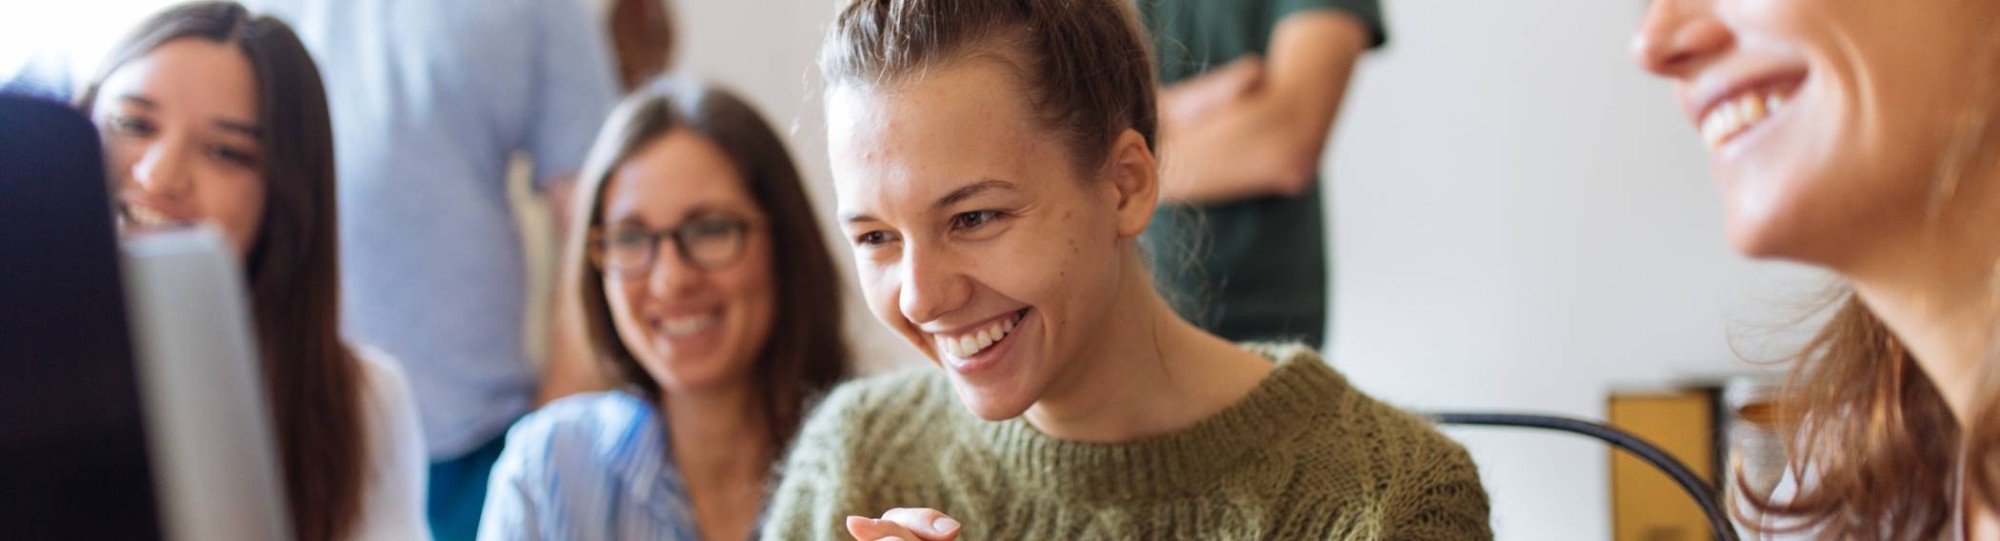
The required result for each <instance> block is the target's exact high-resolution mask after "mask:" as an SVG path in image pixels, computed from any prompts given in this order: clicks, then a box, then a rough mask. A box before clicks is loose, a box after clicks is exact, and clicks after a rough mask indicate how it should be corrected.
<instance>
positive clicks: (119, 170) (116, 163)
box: [103, 136, 146, 195]
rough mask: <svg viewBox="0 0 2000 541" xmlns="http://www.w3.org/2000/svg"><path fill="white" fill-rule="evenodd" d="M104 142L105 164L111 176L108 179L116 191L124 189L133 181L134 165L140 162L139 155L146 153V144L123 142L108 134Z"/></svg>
mask: <svg viewBox="0 0 2000 541" xmlns="http://www.w3.org/2000/svg"><path fill="white" fill-rule="evenodd" d="M103 144H104V161H105V165H106V166H107V167H108V168H110V171H109V173H110V174H109V175H108V176H109V178H107V179H106V180H108V181H110V182H111V187H112V190H113V191H114V192H115V191H116V190H121V189H124V187H126V186H128V185H130V184H131V183H132V167H133V166H134V165H136V164H138V163H139V157H141V156H144V155H145V154H146V146H145V145H142V144H138V143H132V142H122V141H120V140H119V138H117V137H112V136H106V137H105V138H104V139H103ZM114 195H116V194H115V193H114Z"/></svg>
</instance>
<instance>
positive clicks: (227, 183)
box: [195, 171, 269, 254]
mask: <svg viewBox="0 0 2000 541" xmlns="http://www.w3.org/2000/svg"><path fill="white" fill-rule="evenodd" d="M195 182H197V183H198V187H197V188H196V190H197V193H199V194H200V195H199V198H200V201H201V203H200V204H201V208H200V209H199V211H200V212H201V214H202V217H203V218H204V219H206V220H208V221H210V222H213V223H214V224H215V225H216V226H217V227H220V228H222V233H223V235H224V236H226V237H228V238H229V239H230V241H231V242H233V243H235V244H236V247H237V251H239V252H242V253H245V254H247V253H249V250H250V246H252V245H254V244H256V242H257V235H258V230H259V229H260V228H262V227H263V225H264V207H265V206H266V205H267V204H269V203H268V201H267V199H266V195H267V191H266V189H265V187H264V183H263V181H261V180H260V179H258V178H257V174H256V173H254V172H242V171H229V172H218V173H214V174H210V175H205V176H204V177H203V178H198V179H196V180H195Z"/></svg>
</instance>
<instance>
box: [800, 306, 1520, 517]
mask: <svg viewBox="0 0 2000 541" xmlns="http://www.w3.org/2000/svg"><path fill="white" fill-rule="evenodd" d="M1246 347H1248V348H1250V349H1251V350H1252V351H1255V352H1257V353H1258V354H1260V355H1263V356H1265V357H1268V358H1271V359H1273V360H1274V361H1275V362H1276V363H1277V366H1276V367H1275V368H1274V370H1273V371H1272V372H1271V374H1270V375H1269V376H1267V377H1265V379H1264V381H1263V382H1261V383H1259V384H1258V385H1257V387H1256V388H1255V389H1254V390H1252V391H1251V392H1250V394H1249V395H1247V396H1245V397H1244V398H1243V399H1242V400H1241V401H1239V402H1237V403H1236V404H1234V405H1232V406H1230V407H1228V408H1227V409H1224V410H1223V411H1222V412H1220V413H1217V414H1216V415H1215V416H1213V417H1210V418H1208V419H1206V420H1203V421H1201V422H1200V423H1197V424H1195V425H1194V426H1192V427H1189V428H1188V429H1186V430H1183V431H1181V432H1177V433H1174V434H1169V435H1165V436H1160V437H1155V438H1148V439H1144V440H1140V441H1136V442H1132V443H1128V444H1118V445H1100V444H1089V443H1078V442H1070V441H1063V440H1059V439H1056V438H1053V437H1050V436H1048V435H1045V434H1043V433H1042V432H1040V431H1039V430H1036V429H1035V428H1034V427H1033V426H1031V425H1029V424H1028V423H1027V422H1026V421H1025V420H1023V419H1019V418H1016V419H1010V420H1007V421H1002V422H986V421H983V420H980V419H979V418H977V417H974V416H973V415H972V414H971V413H970V412H968V411H966V410H965V408H964V407H962V406H961V405H960V404H959V402H958V397H957V395H956V394H954V393H953V392H952V388H951V384H950V382H949V381H948V380H946V379H945V376H944V374H943V373H941V372H939V371H938V370H936V369H923V370H912V371H904V372H898V373H892V374H886V375H881V376H876V377H872V378H867V379H863V380H860V381H856V382H852V383H849V384H846V385H843V386H841V387H840V388H839V389H837V390H835V391H834V393H833V394H832V395H830V396H829V397H828V398H827V400H826V402H825V403H823V404H822V405H821V406H820V408H819V409H818V410H817V411H816V412H815V413H814V414H813V416H812V419H811V420H809V421H808V422H807V424H806V426H805V428H804V429H803V430H802V432H801V434H800V436H799V439H798V441H797V444H796V447H795V448H794V449H793V451H792V454H791V456H790V457H789V458H788V459H787V461H786V464H785V470H784V472H783V473H784V481H783V482H782V484H781V485H780V486H779V489H778V492H777V494H775V495H774V501H773V502H772V504H771V505H772V507H771V509H770V514H769V515H768V519H769V520H768V522H767V523H766V524H765V527H764V538H765V539H775V540H793V539H813V540H829V541H831V540H842V541H844V540H847V539H851V538H850V537H849V536H848V535H847V531H846V527H845V522H844V519H845V517H847V516H848V515H862V516H870V517H876V516H880V515H881V514H882V513H883V512H884V511H887V510H889V509H891V508H896V507H930V508H934V509H938V510H940V511H943V512H944V513H946V514H948V515H951V516H952V517H953V518H955V519H957V520H958V521H959V522H960V523H962V524H963V525H964V526H963V528H964V530H963V532H962V535H960V536H959V539H962V540H966V541H989V540H1015V539H1035V540H1040V539H1065V540H1067V539H1149V540H1151V539H1204V540H1208V539H1393V540H1429V539H1437V540H1464V539H1491V538H1492V537H1493V534H1492V531H1491V530H1490V529H1489V528H1488V525H1487V502H1486V493H1485V491H1484V490H1483V489H1481V488H1480V485H1479V474H1478V471H1477V469H1476V467H1475V466H1474V465H1473V463H1472V460H1471V458H1470V457H1468V456H1467V455H1466V452H1465V449H1464V448H1462V447H1460V446H1459V445H1458V444H1457V443H1454V442H1452V441H1451V440H1449V439H1447V438H1445V437H1444V435H1442V434H1439V433H1438V432H1437V431H1436V430H1434V429H1432V428H1431V425H1430V423H1429V422H1427V421H1426V420H1424V419H1423V418H1420V417H1417V416H1414V415H1411V414H1409V413H1405V412H1403V411H1401V410H1398V409H1396V408H1393V407H1390V406H1388V405H1385V404H1383V403H1381V402H1378V401H1376V400H1375V399H1373V398H1370V397H1368V396H1367V395H1365V394H1362V393H1361V392H1360V391H1358V390H1355V389H1354V388H1353V387H1351V386H1349V385H1348V383H1347V380H1346V379H1345V378H1342V377H1341V376H1340V374H1338V373H1336V372H1334V371H1333V368H1332V367H1330V366H1328V365H1327V364H1326V363H1325V362H1324V361H1322V360H1321V359H1320V357H1319V355H1318V354H1315V353H1313V352H1312V350H1310V349H1308V348H1305V347H1303V346H1297V345H1269V344H1251V345H1247V346H1246Z"/></svg>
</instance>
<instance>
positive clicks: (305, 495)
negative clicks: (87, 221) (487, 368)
mask: <svg viewBox="0 0 2000 541" xmlns="http://www.w3.org/2000/svg"><path fill="white" fill-rule="evenodd" d="M78 105H79V106H80V107H82V108H84V109H86V110H87V111H88V112H89V114H90V116H91V117H92V118H93V119H95V121H96V122H97V123H98V125H99V126H100V128H101V130H102V133H103V138H104V149H105V156H106V160H107V161H108V162H110V164H109V166H110V170H111V174H112V177H113V178H114V182H115V183H116V186H115V187H114V189H115V190H116V191H117V194H118V201H119V204H120V208H121V213H120V214H121V218H122V221H123V223H124V226H125V229H127V230H128V231H130V232H133V233H135V234H138V233H142V232H143V231H146V230H151V229H159V228H170V227H182V226H186V225H190V224H195V223H203V224H207V225H211V226H213V227H216V228H217V229H219V230H220V232H221V233H222V236H223V237H224V238H225V239H227V240H228V242H229V244H230V246H231V247H232V248H233V249H234V250H235V251H236V255H237V256H238V257H240V258H241V259H242V261H243V266H244V269H245V271H244V274H245V277H246V278H247V279H248V282H249V283H248V289H249V293H250V302H251V305H252V309H253V314H254V317H255V326H256V334H257V344H258V349H259V353H260V357H261V359H262V363H261V365H262V373H263V377H264V384H265V390H266V392H267V393H268V398H269V403H270V406H271V420H272V426H273V428H274V430H275V434H276V436H277V438H276V439H277V441H278V447H279V456H280V460H281V464H282V469H283V470H284V472H283V473H284V480H285V495H286V500H287V502H286V503H287V504H288V505H287V509H289V510H290V513H291V522H292V526H293V529H294V531H295V533H296V537H297V538H298V539H301V540H309V541H320V540H342V539H421V538H428V537H429V533H428V528H427V527H426V526H425V524H424V520H423V514H422V509H423V507H422V501H423V500H422V496H423V491H424V486H423V485H424V477H423V471H424V470H423V467H424V462H423V448H422V444H423V442H422V441H421V438H422V435H421V434H420V431H419V430H418V427H417V420H416V414H415V411H414V410H413V409H412V406H411V402H410V398H409V389H408V387H407V385H406V384H405V383H404V381H403V378H402V375H401V373H400V372H398V371H397V369H396V368H395V367H394V366H393V365H392V364H391V363H389V362H386V361H385V360H383V359H380V358H379V355H375V354H370V353H368V352H367V350H363V349H357V348H354V347H351V346H349V345H348V344H347V343H345V342H344V341H343V340H342V339H341V333H340V326H339V323H338V322H339V316H340V305H339V299H340V280H339V279H338V277H339V275H340V260H339V253H338V251H337V246H338V242H337V239H336V238H335V237H336V231H337V229H336V227H335V222H334V210H335V208H334V173H333V163H334V162H333V133H332V126H331V124H330V123H329V121H328V118H327V109H326V96H325V91H324V90H323V89H322V87H321V85H320V76H319V71H318V69H317V67H316V66H315V64H314V63H313V59H312V57H311V56H310V55H308V54H307V53H306V49H305V47H304V46H303V45H301V44H300V43H299V40H298V38H297V36H295V35H294V34H293V33H292V31H291V29H290V28H289V27H287V26H286V25H285V24H284V23H282V22H279V21H278V20H277V19H273V18H270V17H259V16H253V15H251V14H250V13H248V12H247V11H245V10H244V9H243V7H242V6H240V5H237V4H234V3H228V2H207V3H195V4H187V5H183V6H179V7H175V8H172V9H169V10H167V11H165V12H163V13H160V14H159V15H156V16H154V17H153V18H151V19H149V20H147V21H146V22H145V23H144V24H142V25H140V27H139V28H138V29H137V30H135V31H134V32H133V33H132V34H130V35H129V36H128V37H127V38H126V39H125V40H124V41H123V42H122V43H121V44H120V45H118V47H117V48H116V49H114V51H113V52H112V54H111V56H110V59H109V60H108V61H107V62H106V63H105V67H104V69H103V71H102V75H101V76H99V77H98V78H97V79H95V81H94V82H93V83H91V85H90V86H89V87H88V88H87V89H86V90H85V91H84V93H83V95H82V96H80V97H79V99H78Z"/></svg>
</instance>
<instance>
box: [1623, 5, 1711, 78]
mask: <svg viewBox="0 0 2000 541" xmlns="http://www.w3.org/2000/svg"><path fill="white" fill-rule="evenodd" d="M1717 1H1718V0H1653V2H1652V4H1651V5H1649V6H1647V7H1646V18H1645V19H1644V20H1642V21H1640V22H1639V30H1638V32H1636V33H1634V34H1633V35H1632V45H1631V47H1632V58H1633V60H1635V61H1637V62H1638V63H1639V66H1640V67H1642V68H1645V69H1646V71H1650V72H1653V73H1654V74H1656V75H1659V76H1661V77H1668V78H1679V77H1685V76H1688V75H1690V74H1692V73H1693V72H1694V70H1695V69H1696V68H1698V67H1700V66H1701V64H1703V63H1705V62H1707V61H1708V60H1709V59H1712V58H1714V57H1715V55H1716V54H1717V53H1720V52H1722V51H1725V50H1728V49H1729V46H1730V45H1731V44H1733V43H1734V41H1735V38H1734V36H1732V35H1731V34H1730V32H1729V28H1728V27H1727V26H1724V25H1723V24H1722V21H1721V20H1720V19H1718V18H1717V17H1716V14H1715V2H1717Z"/></svg>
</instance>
